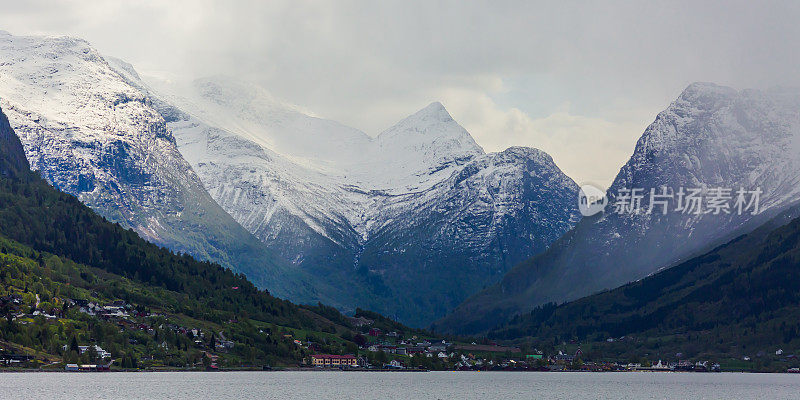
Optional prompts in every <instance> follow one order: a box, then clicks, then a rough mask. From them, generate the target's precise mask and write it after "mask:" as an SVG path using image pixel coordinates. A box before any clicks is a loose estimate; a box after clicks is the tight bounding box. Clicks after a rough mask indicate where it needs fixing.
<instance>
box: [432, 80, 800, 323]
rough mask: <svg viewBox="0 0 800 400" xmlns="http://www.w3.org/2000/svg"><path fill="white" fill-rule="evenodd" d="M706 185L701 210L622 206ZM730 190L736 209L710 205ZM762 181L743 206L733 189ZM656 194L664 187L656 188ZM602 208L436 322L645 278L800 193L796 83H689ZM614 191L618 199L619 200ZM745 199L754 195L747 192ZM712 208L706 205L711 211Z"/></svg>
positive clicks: (489, 319)
mask: <svg viewBox="0 0 800 400" xmlns="http://www.w3.org/2000/svg"><path fill="white" fill-rule="evenodd" d="M662 187H667V188H670V189H672V190H673V191H675V193H677V191H678V190H679V189H680V188H681V187H683V188H686V189H687V190H688V189H689V188H698V189H702V191H703V193H705V199H706V200H704V203H703V205H702V211H701V212H700V213H698V214H695V213H694V212H691V213H683V212H677V211H675V209H676V208H678V207H677V203H676V201H677V200H676V199H673V202H672V203H670V206H669V207H670V208H669V212H668V213H667V214H666V215H663V214H662V213H661V212H660V211H661V210H662V206H656V207H657V208H656V212H653V213H651V214H648V213H646V212H643V213H638V214H631V213H623V214H619V213H616V212H615V209H616V207H615V201H616V200H617V199H619V198H618V195H619V194H620V192H621V190H623V189H633V188H641V189H643V190H642V192H643V193H645V194H646V195H645V196H644V197H643V198H642V201H641V204H642V210H647V209H648V208H649V207H650V198H649V193H650V189H651V188H652V189H655V190H662V189H661V188H662ZM713 188H727V189H731V190H732V193H731V196H732V197H733V198H732V199H730V200H729V201H728V203H729V204H730V205H731V206H732V207H731V209H730V213H725V212H720V213H719V214H715V213H714V212H713V209H711V208H709V202H708V197H709V196H710V195H709V190H711V189H713ZM740 188H744V189H746V190H756V189H759V190H761V191H762V192H763V193H762V194H761V195H760V213H758V214H755V215H753V213H752V209H751V212H744V213H742V214H741V215H739V213H738V211H737V210H736V209H735V208H733V205H735V199H736V196H737V195H736V191H737V190H739V189H740ZM657 193H658V192H657ZM608 196H609V198H611V201H610V204H609V206H608V208H607V209H606V212H605V213H604V215H602V216H594V217H590V218H584V219H583V220H582V221H581V222H580V223H579V224H578V225H577V226H576V227H575V228H574V229H573V230H571V231H570V232H569V233H567V234H566V235H564V237H562V238H561V239H560V240H559V241H557V242H556V243H554V244H553V245H552V246H551V247H550V249H549V250H548V251H547V252H545V253H543V254H541V255H539V256H536V257H534V258H532V259H530V260H528V261H526V262H524V263H522V264H520V265H519V266H518V267H516V268H514V269H513V270H511V271H510V272H509V273H508V274H507V275H506V276H505V277H504V278H503V280H502V281H501V282H500V283H499V284H497V285H495V286H493V287H491V288H489V289H487V290H485V291H484V292H482V293H480V294H478V295H476V296H473V297H472V298H471V299H469V300H468V301H467V302H465V303H464V304H462V305H461V306H459V308H458V309H457V310H456V311H455V312H454V313H453V314H451V315H450V316H448V317H447V318H445V319H444V320H442V321H440V322H439V323H437V326H438V327H440V328H442V329H448V330H451V331H460V332H478V331H481V330H485V329H488V328H491V327H492V326H493V325H495V324H497V323H499V322H502V321H503V319H504V318H507V317H508V316H510V315H513V314H516V313H520V312H525V311H527V310H530V309H531V308H533V307H534V306H536V305H539V304H542V303H545V302H550V301H555V302H561V301H565V300H572V299H576V298H579V297H582V296H585V295H588V294H591V293H593V292H596V291H599V290H602V289H607V288H613V287H616V286H619V285H621V284H624V283H626V282H629V281H631V280H635V279H639V278H642V277H644V276H646V275H648V274H650V273H653V272H655V271H657V270H658V269H660V268H663V267H668V266H670V265H673V264H674V263H676V262H679V261H681V260H685V259H687V258H688V257H690V256H692V255H696V254H699V253H701V252H703V251H704V250H707V249H709V248H710V247H713V246H716V245H719V244H721V243H723V242H725V241H728V240H730V239H732V238H734V237H736V236H738V235H741V234H744V233H747V232H749V231H750V230H752V229H754V228H755V227H757V226H759V225H761V224H762V223H764V222H766V221H767V220H769V219H770V218H772V217H773V216H775V215H777V214H779V213H782V212H784V211H786V210H788V209H790V207H792V206H793V205H794V204H797V202H798V201H800V90H789V89H773V90H767V91H758V90H743V91H736V90H734V89H732V88H727V87H722V86H717V85H714V84H708V83H695V84H692V85H690V86H689V87H688V88H687V89H686V90H685V91H684V92H683V93H682V94H681V95H680V96H679V97H678V98H677V99H676V100H675V101H674V102H673V103H672V104H671V105H670V106H669V108H667V109H666V110H665V111H663V112H661V113H660V114H659V115H658V116H657V118H656V120H655V121H654V122H653V123H652V124H651V125H650V126H649V127H648V128H647V130H646V131H645V132H644V134H643V135H642V137H641V138H640V139H639V141H638V142H637V144H636V148H635V150H634V153H633V155H632V156H631V158H630V160H629V161H628V162H627V163H626V164H625V165H624V166H623V167H622V169H621V170H620V172H619V174H618V175H617V177H616V179H615V181H614V183H613V185H612V186H611V188H610V189H609V190H608ZM615 198H616V199H615ZM747 200H748V201H749V200H750V198H748V199H747ZM709 211H710V212H709Z"/></svg>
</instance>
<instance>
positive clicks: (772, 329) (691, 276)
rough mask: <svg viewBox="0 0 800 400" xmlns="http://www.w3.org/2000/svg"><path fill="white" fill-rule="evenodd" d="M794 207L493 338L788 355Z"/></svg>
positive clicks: (537, 313) (794, 281)
mask: <svg viewBox="0 0 800 400" xmlns="http://www.w3.org/2000/svg"><path fill="white" fill-rule="evenodd" d="M792 212H793V211H792V210H789V211H787V212H786V213H784V214H783V215H782V216H779V217H777V218H776V219H774V220H772V221H771V222H769V223H768V224H766V225H764V226H762V227H761V228H759V229H758V230H756V231H754V232H752V233H750V234H748V235H746V236H742V237H739V238H738V239H736V240H733V241H731V242H729V243H728V244H726V245H724V246H720V247H718V248H717V249H715V250H713V251H711V252H709V253H707V254H705V255H703V256H700V257H697V258H694V259H692V260H689V261H687V262H685V263H682V264H680V265H678V266H675V267H673V268H669V269H666V270H664V271H661V272H659V273H657V274H655V275H652V276H650V277H647V278H645V279H642V280H640V281H637V282H633V283H629V284H627V285H625V286H622V287H620V288H617V289H614V290H610V291H605V292H602V293H599V294H596V295H592V296H589V297H585V298H582V299H580V300H577V301H574V302H570V303H566V304H563V305H559V306H557V305H555V304H547V305H544V306H540V307H537V308H536V309H534V310H533V311H531V312H530V313H526V314H523V315H519V316H517V317H515V318H514V319H513V320H512V321H511V322H510V323H508V324H506V325H505V326H503V327H501V328H499V329H495V330H493V331H491V332H490V333H489V336H490V337H492V338H495V339H513V340H518V341H524V342H529V343H530V344H531V345H533V346H539V347H540V348H557V347H559V346H560V345H561V344H562V343H565V342H566V343H570V342H571V343H582V344H583V345H584V348H583V351H584V354H587V355H589V356H590V357H591V356H594V357H599V358H602V357H612V356H613V357H619V356H620V355H628V356H631V357H638V356H642V355H645V354H648V355H649V357H651V361H654V360H655V359H656V358H664V359H673V358H676V354H679V353H680V355H681V356H683V357H687V358H688V357H700V356H707V357H718V358H719V357H723V358H725V357H727V358H730V359H739V360H741V359H743V358H745V357H748V358H751V359H752V360H754V361H753V362H758V363H761V364H762V365H761V366H762V367H763V365H764V364H769V363H771V362H778V361H779V360H781V359H786V358H787V357H789V356H790V355H794V354H798V353H797V352H798V351H800V219H795V220H792V221H787V218H788V217H787V215H789V214H791V213H792ZM587 349H591V351H590V352H589V353H587ZM778 350H783V351H782V352H780V353H782V354H776V352H777V351H778ZM759 355H760V356H761V357H759Z"/></svg>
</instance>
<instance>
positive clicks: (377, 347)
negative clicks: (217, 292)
mask: <svg viewBox="0 0 800 400" xmlns="http://www.w3.org/2000/svg"><path fill="white" fill-rule="evenodd" d="M359 340H361V341H363V344H362V345H360V346H359V352H358V354H349V355H333V354H312V355H311V356H309V357H308V358H307V360H306V364H307V365H309V366H312V367H313V368H316V369H338V370H380V371H427V370H429V369H431V368H430V367H426V366H435V369H439V370H456V371H563V372H567V371H587V372H612V371H653V372H655V371H676V372H719V371H720V365H719V364H717V363H712V362H709V361H695V362H692V361H688V360H680V361H676V362H670V363H664V362H662V361H661V360H658V362H657V363H654V364H648V363H645V364H642V363H625V362H592V361H587V362H584V361H583V359H582V356H583V354H582V351H581V350H580V348H578V349H577V351H575V352H574V353H569V354H568V353H566V352H563V351H558V352H557V353H556V354H552V355H545V354H543V352H541V351H538V350H532V351H531V352H530V353H523V352H522V350H521V349H520V348H519V347H511V346H502V345H499V344H497V343H493V342H490V343H487V344H478V343H476V342H471V343H457V342H448V341H447V340H444V339H442V340H438V339H434V338H421V337H418V336H417V335H412V336H409V337H405V336H404V335H403V334H402V333H398V332H396V331H390V332H383V331H381V330H380V329H377V328H369V329H367V330H365V331H364V337H363V338H362V339H359ZM310 345H311V348H312V349H313V344H310ZM430 360H434V362H431V361H430Z"/></svg>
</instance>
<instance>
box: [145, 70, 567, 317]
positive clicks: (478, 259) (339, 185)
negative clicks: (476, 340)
mask: <svg viewBox="0 0 800 400" xmlns="http://www.w3.org/2000/svg"><path fill="white" fill-rule="evenodd" d="M149 86H150V87H152V88H154V89H152V90H153V91H154V92H155V93H157V94H158V95H157V96H156V97H158V98H161V99H165V102H167V103H170V104H173V105H175V106H176V107H177V108H178V109H180V110H182V111H184V112H185V113H186V116H185V117H183V118H179V119H177V120H175V121H172V122H170V123H169V126H170V128H171V129H172V131H173V132H174V134H175V138H176V141H177V143H178V146H179V148H180V150H181V152H182V153H183V154H184V156H185V157H186V158H187V160H188V161H189V162H190V163H191V164H192V166H193V168H194V169H195V170H196V171H197V172H198V174H199V176H200V177H201V179H202V180H203V183H204V185H205V187H206V188H207V190H208V191H209V193H211V195H212V196H213V197H214V199H215V200H216V201H217V202H218V203H219V204H220V205H221V206H222V207H223V208H224V209H225V210H226V211H228V213H230V214H231V215H232V216H233V217H234V218H235V219H236V220H237V221H239V222H240V223H241V224H242V226H244V227H245V228H246V229H248V230H249V231H250V232H252V233H253V234H255V235H256V236H257V237H258V238H260V239H261V240H262V241H264V242H265V243H266V244H267V245H269V246H270V248H271V249H273V250H274V251H275V252H277V253H279V254H281V255H282V256H283V257H284V258H285V259H286V260H287V261H289V262H291V263H293V264H294V265H296V266H298V267H300V268H302V269H303V270H304V271H307V272H309V273H310V274H313V275H321V276H326V277H330V278H329V279H330V280H331V281H332V282H347V285H346V286H347V287H351V288H353V290H348V291H346V292H343V291H342V290H341V289H340V288H336V286H335V285H332V286H330V287H327V288H320V289H318V290H317V293H318V294H319V296H320V297H321V298H323V299H325V300H326V301H328V302H329V303H330V304H334V305H337V306H339V307H342V308H344V309H353V308H355V307H356V306H361V307H369V308H371V309H374V310H377V311H381V312H385V313H387V314H389V315H396V316H398V317H399V318H401V319H403V320H404V321H408V322H411V323H415V324H425V323H428V322H429V321H431V320H432V318H434V317H436V316H439V315H443V314H444V313H445V312H446V311H447V310H448V309H449V308H452V307H454V306H455V305H456V304H457V303H458V302H460V301H461V300H463V299H464V298H465V297H466V296H468V295H469V294H470V293H472V292H474V291H476V290H478V289H480V288H482V287H484V286H485V285H486V284H488V283H491V282H493V281H495V280H496V279H498V278H499V277H500V276H501V275H502V273H503V272H505V271H506V270H507V269H508V268H510V266H511V265H513V263H515V262H517V261H519V260H522V259H524V258H525V257H527V256H529V255H531V254H534V253H536V252H538V251H541V250H543V249H544V248H546V246H547V245H548V244H549V243H550V242H551V241H552V240H554V239H555V238H557V237H558V235H560V234H561V233H563V232H565V231H566V230H567V229H569V228H570V227H571V226H572V225H573V224H574V223H575V222H576V221H577V219H578V218H577V212H576V205H575V204H574V203H575V201H574V195H575V192H576V190H577V188H576V187H575V184H574V182H572V180H570V179H569V178H568V177H566V176H565V175H564V174H563V173H562V172H561V171H560V170H559V169H558V168H557V167H556V166H555V164H554V163H553V162H552V159H550V158H549V156H546V155H544V153H541V152H539V151H535V150H532V149H511V150H508V151H507V152H503V153H499V154H485V153H484V152H483V150H482V149H481V148H480V146H478V145H477V144H476V143H475V141H474V140H473V139H472V137H471V136H470V135H469V133H468V132H467V131H466V130H464V128H463V127H461V126H460V125H459V124H458V123H457V122H456V121H454V120H453V118H452V117H451V116H450V115H449V113H448V112H447V111H446V110H445V108H444V106H442V105H441V104H440V103H432V104H430V105H428V106H427V107H425V108H423V109H421V110H420V111H418V112H417V113H415V114H413V115H411V116H409V117H407V118H405V119H403V120H402V121H400V122H398V123H397V124H396V125H394V126H392V127H391V128H389V129H387V130H386V131H384V132H382V133H380V134H379V135H377V136H376V137H374V138H373V137H370V136H369V135H367V134H365V133H363V132H361V131H358V130H355V129H352V128H348V127H345V126H343V125H341V124H339V123H336V122H333V121H328V120H324V119H320V118H317V117H313V116H310V115H308V114H306V113H305V112H303V111H302V110H301V109H300V108H298V107H296V106H292V105H289V104H287V103H286V102H284V101H281V100H277V99H275V98H274V97H273V96H272V95H270V94H269V93H268V92H267V91H265V90H264V89H261V88H259V87H258V86H257V85H254V84H252V83H241V82H237V81H235V80H232V79H230V78H208V79H202V80H198V81H196V82H194V83H192V84H190V85H179V84H175V83H165V82H164V81H151V82H149ZM547 199H551V200H552V203H553V204H555V206H553V207H552V208H549V209H548V208H547V207H549V205H545V204H544V203H546V202H547V201H548V200H547ZM529 212H531V213H533V212H535V213H536V214H529Z"/></svg>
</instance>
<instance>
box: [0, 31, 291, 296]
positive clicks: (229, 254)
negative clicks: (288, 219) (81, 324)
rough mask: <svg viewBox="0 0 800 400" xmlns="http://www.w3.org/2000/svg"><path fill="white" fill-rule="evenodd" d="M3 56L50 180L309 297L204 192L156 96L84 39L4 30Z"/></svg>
mask: <svg viewBox="0 0 800 400" xmlns="http://www.w3.org/2000/svg"><path fill="white" fill-rule="evenodd" d="M0 59H2V60H3V61H2V63H0V105H2V107H3V108H4V109H5V110H6V113H7V115H8V119H9V121H10V123H11V126H12V127H13V128H14V129H15V131H16V133H17V134H18V135H19V137H20V139H21V140H22V144H23V146H24V148H25V153H26V156H27V159H28V161H29V162H30V164H31V167H32V168H33V169H34V170H38V171H40V172H41V174H42V175H43V176H44V177H45V178H46V179H47V180H48V181H49V182H51V183H52V184H53V185H54V186H56V187H57V188H58V189H60V190H63V191H65V192H67V193H70V194H74V195H75V196H77V197H78V198H79V199H80V200H81V201H82V202H84V203H85V204H87V205H89V206H90V207H92V208H93V209H95V210H97V211H98V212H99V213H100V214H102V215H103V216H105V217H106V218H108V219H110V220H112V221H114V222H119V223H121V224H123V225H124V226H126V227H130V228H132V229H134V230H135V231H136V232H138V233H139V234H140V235H142V237H144V238H146V239H147V240H150V241H152V242H154V243H158V244H160V245H163V246H167V247H169V248H171V249H173V250H176V251H182V252H187V253H189V254H192V255H194V256H196V257H198V258H201V259H207V260H211V261H215V262H219V263H221V264H223V265H225V266H228V267H232V268H234V269H236V270H237V271H241V272H245V273H247V274H248V275H249V276H251V277H253V279H258V281H259V283H260V284H261V285H263V286H264V287H269V288H270V289H271V290H273V291H274V292H275V293H276V294H281V295H286V296H290V295H291V296H293V297H294V298H298V299H302V298H303V295H304V292H305V291H306V289H305V288H304V285H303V279H301V278H299V277H298V274H297V273H296V272H294V271H292V270H289V269H288V268H286V265H285V263H281V262H280V261H279V260H278V259H277V257H274V256H273V255H272V254H271V253H270V252H268V251H267V250H266V249H265V248H264V246H263V245H262V244H261V243H260V242H259V241H258V240H257V239H256V238H254V237H253V236H252V235H251V234H250V233H248V232H247V231H246V230H244V229H243V228H242V227H241V226H240V225H239V224H238V223H237V222H236V221H234V220H233V219H232V218H231V217H230V216H229V215H228V214H227V213H226V212H225V211H224V210H222V209H221V208H220V207H219V206H218V205H217V204H216V203H215V202H214V200H213V199H212V198H211V197H210V196H209V195H208V193H207V192H206V191H205V189H204V187H203V185H202V183H201V181H200V179H199V178H198V177H197V176H196V175H195V173H194V171H193V170H192V169H191V166H190V165H189V164H188V163H187V162H186V161H185V160H184V159H183V157H182V156H181V154H180V153H179V151H178V148H177V146H176V144H175V139H174V138H173V136H172V133H171V132H170V131H169V129H168V127H167V124H166V121H165V120H164V118H163V117H162V115H161V114H160V113H159V112H158V110H157V109H156V107H155V106H154V104H153V102H152V99H150V98H148V97H147V96H146V95H145V94H143V93H142V92H141V91H140V90H138V89H137V88H136V87H133V86H131V85H130V84H129V83H128V82H126V80H125V79H123V77H122V76H121V75H120V74H118V73H117V72H116V71H115V70H113V69H112V68H111V67H110V66H109V64H108V62H107V61H106V60H105V59H104V58H103V57H102V56H101V55H100V54H98V53H97V51H96V50H94V49H93V48H92V47H91V46H90V45H89V44H88V43H86V42H85V41H82V40H78V39H72V38H66V37H60V38H41V37H18V36H12V35H10V34H8V33H5V32H0Z"/></svg>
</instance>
